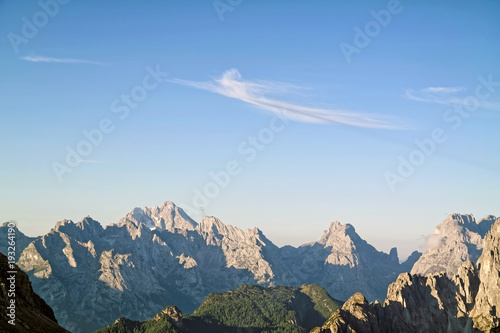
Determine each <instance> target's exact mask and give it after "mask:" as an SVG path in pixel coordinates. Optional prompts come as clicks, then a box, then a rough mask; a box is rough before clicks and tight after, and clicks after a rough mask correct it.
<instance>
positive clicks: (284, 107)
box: [169, 69, 407, 129]
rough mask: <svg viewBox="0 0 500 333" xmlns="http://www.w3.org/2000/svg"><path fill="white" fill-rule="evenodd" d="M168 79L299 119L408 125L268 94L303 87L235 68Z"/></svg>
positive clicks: (380, 126) (396, 126)
mask: <svg viewBox="0 0 500 333" xmlns="http://www.w3.org/2000/svg"><path fill="white" fill-rule="evenodd" d="M169 81H170V82H172V83H176V84H180V85H184V86H187V87H191V88H196V89H201V90H206V91H210V92H212V93H216V94H219V95H223V96H226V97H230V98H234V99H238V100H240V101H243V102H246V103H248V104H251V105H254V106H256V107H258V108H260V109H263V110H266V111H270V112H272V113H275V114H278V115H280V116H285V117H287V118H290V119H292V120H295V121H299V122H313V123H337V124H343V125H348V126H355V127H364V128H376V129H407V126H403V125H401V124H400V121H398V120H396V119H395V118H393V117H389V116H381V115H375V114H366V113H359V112H353V111H347V110H337V109H323V108H314V107H308V106H303V105H297V104H293V103H288V102H284V101H280V100H276V99H272V98H269V97H267V96H268V95H276V94H281V95H286V94H290V93H295V92H296V91H298V90H303V89H302V88H301V87H298V86H294V85H290V84H287V83H280V82H271V81H245V80H243V79H242V77H241V74H240V73H239V72H238V70H237V69H230V70H227V71H225V72H224V73H223V74H222V75H221V76H220V77H219V78H214V79H213V80H212V81H206V82H200V81H190V80H182V79H171V80H169Z"/></svg>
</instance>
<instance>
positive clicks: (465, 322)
mask: <svg viewBox="0 0 500 333" xmlns="http://www.w3.org/2000/svg"><path fill="white" fill-rule="evenodd" d="M499 249H500V219H498V220H497V221H496V222H495V223H494V224H493V226H492V227H491V230H490V231H489V232H488V233H487V234H486V236H485V237H484V247H483V253H482V254H481V256H480V257H479V259H478V261H477V267H476V265H474V263H472V262H471V261H470V260H467V261H465V262H463V263H462V265H461V266H460V268H459V269H458V273H457V274H456V275H453V276H451V277H449V276H447V275H446V273H434V274H428V275H426V276H422V275H411V274H409V273H402V274H400V275H399V277H398V279H397V280H396V281H395V282H394V283H392V284H391V285H390V286H389V288H388V290H387V297H386V300H385V301H384V303H383V304H382V305H381V304H378V303H375V304H373V303H372V304H367V302H366V301H365V300H364V299H363V297H362V295H360V294H355V295H354V296H353V297H351V299H349V301H348V302H346V304H344V306H343V307H342V309H341V310H337V311H336V312H335V313H334V314H333V315H332V317H331V318H330V319H329V320H328V321H327V322H326V323H325V324H324V325H323V327H322V328H321V329H320V330H319V331H318V332H322V333H329V332H358V333H360V332H366V333H369V332H387V333H392V332H408V333H409V332H430V333H434V332H435V333H439V332H493V331H495V332H496V331H497V330H498V329H499V328H500V318H499V316H500V313H498V310H497V309H499V306H500V253H499Z"/></svg>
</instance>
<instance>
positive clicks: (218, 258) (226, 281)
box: [0, 202, 495, 332]
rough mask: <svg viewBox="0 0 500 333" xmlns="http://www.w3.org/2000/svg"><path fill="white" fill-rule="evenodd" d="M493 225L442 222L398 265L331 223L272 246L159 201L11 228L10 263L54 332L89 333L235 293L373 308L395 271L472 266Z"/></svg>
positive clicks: (393, 254) (465, 218)
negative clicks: (320, 298)
mask: <svg viewBox="0 0 500 333" xmlns="http://www.w3.org/2000/svg"><path fill="white" fill-rule="evenodd" d="M494 219H495V218H494V217H493V216H488V217H486V218H485V219H482V220H480V221H479V222H478V223H476V221H475V219H474V217H472V216H471V215H460V214H452V215H449V216H448V218H447V219H445V221H443V222H442V223H441V224H440V225H439V226H437V227H436V229H435V232H434V234H433V235H431V236H430V237H429V238H428V239H427V242H428V244H427V245H428V247H429V249H428V250H427V251H426V252H425V253H424V254H423V255H422V256H421V254H420V253H418V252H416V251H415V252H414V253H413V254H412V255H411V256H410V257H409V258H408V259H407V261H406V262H404V263H402V264H400V262H399V258H398V255H397V251H396V249H395V248H393V249H392V250H391V251H390V253H389V254H386V253H383V252H379V251H377V250H376V249H375V248H374V247H373V246H371V245H370V244H368V243H367V242H366V241H364V240H363V239H362V238H361V237H360V236H359V235H358V234H357V233H356V231H355V229H354V227H353V226H352V225H350V224H341V223H340V222H333V223H331V224H330V226H329V228H328V229H327V230H326V231H325V232H324V233H323V235H322V236H321V238H320V239H319V240H318V241H316V242H312V243H307V244H304V245H302V246H300V247H292V246H284V247H281V248H280V247H277V246H276V245H274V244H273V243H272V242H271V241H270V240H269V239H267V238H266V237H265V235H264V234H263V233H262V232H261V231H260V230H259V229H257V228H254V229H248V230H241V229H239V228H237V227H234V226H231V225H226V224H224V223H222V221H220V220H219V219H217V218H215V217H205V218H204V219H203V220H202V221H201V222H200V223H197V222H195V221H194V220H193V219H191V218H190V217H189V216H188V215H187V214H186V213H185V212H184V211H183V210H182V209H181V208H180V207H177V206H176V205H175V204H173V203H172V202H165V203H164V204H163V205H161V206H155V207H153V208H147V207H146V208H135V209H134V210H132V212H130V213H128V214H127V215H126V216H125V217H123V218H122V219H120V220H119V221H118V222H117V223H115V224H111V225H108V226H105V227H103V226H102V225H101V224H100V223H98V222H97V221H95V220H93V219H92V218H90V217H86V218H84V219H83V220H82V221H80V222H78V223H74V222H72V221H69V220H63V221H60V222H57V223H56V225H55V227H54V228H53V229H52V230H51V231H50V232H49V233H47V234H46V235H43V236H40V237H27V236H25V235H24V234H23V233H22V232H21V231H20V230H17V235H16V237H17V240H18V242H17V255H18V262H17V263H18V265H19V267H20V268H22V269H23V270H24V271H25V272H27V274H28V275H29V278H30V280H31V281H32V285H33V289H34V290H35V292H36V293H38V294H39V295H40V296H41V297H42V298H43V299H44V300H45V301H46V302H47V303H48V304H49V305H50V306H51V307H52V309H53V310H54V313H55V316H56V318H57V320H58V321H59V323H61V325H62V326H63V327H65V328H66V329H68V330H70V331H72V332H91V331H93V330H96V329H99V328H102V327H105V326H107V325H109V324H111V323H113V322H115V321H116V318H119V317H126V318H128V319H126V320H125V319H123V320H125V321H127V322H125V321H123V322H122V324H123V323H128V321H130V322H136V323H137V322H138V321H144V320H148V319H149V318H151V317H153V316H154V315H155V314H157V313H159V311H161V310H162V309H164V308H165V306H166V305H168V304H171V305H175V306H176V309H177V310H178V311H179V313H182V312H184V313H192V312H193V311H194V310H195V309H197V308H198V307H199V306H200V305H201V304H202V303H203V302H204V301H206V298H207V296H209V295H211V294H212V293H216V292H227V291H228V290H238V287H239V286H241V285H260V286H262V287H270V288H273V287H276V286H283V285H284V286H296V287H298V286H301V285H304V284H318V285H320V286H322V287H324V288H325V289H326V292H327V293H329V294H330V295H332V296H333V297H334V298H336V299H340V300H346V299H348V298H349V297H350V296H351V295H353V294H355V293H358V292H360V293H362V299H361V298H360V297H359V295H361V294H356V295H358V296H357V298H356V299H355V302H354V303H353V300H352V298H350V299H349V301H348V302H346V304H348V305H349V304H357V302H358V303H359V301H363V302H365V301H366V302H367V304H368V300H369V301H374V300H378V301H383V300H384V299H386V292H387V288H388V286H389V285H390V284H391V283H393V282H394V281H396V280H397V279H400V278H401V275H399V274H400V273H403V272H410V271H411V273H412V274H411V275H410V274H408V273H406V274H407V276H409V277H410V278H413V277H415V279H417V278H419V277H420V276H421V279H424V278H425V275H426V274H428V273H436V274H444V275H446V276H452V274H457V273H459V271H460V270H461V269H462V268H460V267H461V265H462V263H463V262H467V260H472V261H475V260H477V258H478V257H479V255H480V254H481V253H482V252H483V237H485V234H486V232H487V231H488V230H489V229H490V227H491V225H492V224H493V222H494ZM6 229H7V225H6V224H4V226H2V227H0V236H1V235H3V234H5V233H6ZM2 239H7V237H3V236H2ZM2 239H0V245H3V243H2ZM4 248H6V247H2V249H4ZM398 275H399V278H398ZM397 281H399V280H397ZM365 297H366V298H365ZM366 299H368V300H366ZM384 304H385V303H384ZM344 306H346V305H344ZM370 306H371V305H370ZM177 310H176V311H177ZM174 312H175V311H174ZM464 313H465V312H464ZM169 322H170V321H169Z"/></svg>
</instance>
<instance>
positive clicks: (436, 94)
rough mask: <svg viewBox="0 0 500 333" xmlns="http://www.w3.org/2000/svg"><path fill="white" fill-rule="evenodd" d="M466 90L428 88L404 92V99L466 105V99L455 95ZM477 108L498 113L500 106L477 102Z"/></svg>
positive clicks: (448, 104)
mask: <svg viewBox="0 0 500 333" xmlns="http://www.w3.org/2000/svg"><path fill="white" fill-rule="evenodd" d="M464 90H466V89H465V88H464V87H428V88H424V89H420V90H414V89H407V90H405V96H406V98H408V99H410V100H413V101H417V102H423V103H435V104H442V105H446V106H450V105H457V104H461V105H467V97H468V96H465V97H458V96H457V93H458V92H461V91H464ZM479 106H480V107H482V108H485V109H489V110H493V111H498V110H500V104H499V103H495V102H488V101H479Z"/></svg>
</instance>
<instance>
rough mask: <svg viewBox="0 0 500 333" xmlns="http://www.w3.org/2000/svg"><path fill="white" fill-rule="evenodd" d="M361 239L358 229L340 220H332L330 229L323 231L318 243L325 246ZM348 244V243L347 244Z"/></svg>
mask: <svg viewBox="0 0 500 333" xmlns="http://www.w3.org/2000/svg"><path fill="white" fill-rule="evenodd" d="M359 239H360V237H359V235H358V234H357V233H356V229H354V227H353V226H352V225H350V224H348V223H346V224H342V223H340V222H339V221H335V222H332V223H331V224H330V227H329V228H328V230H325V231H324V232H323V236H322V237H321V239H320V241H319V242H318V243H320V244H323V245H325V246H335V244H338V243H343V244H346V243H353V242H356V241H358V240H359ZM346 245H347V244H346Z"/></svg>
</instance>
